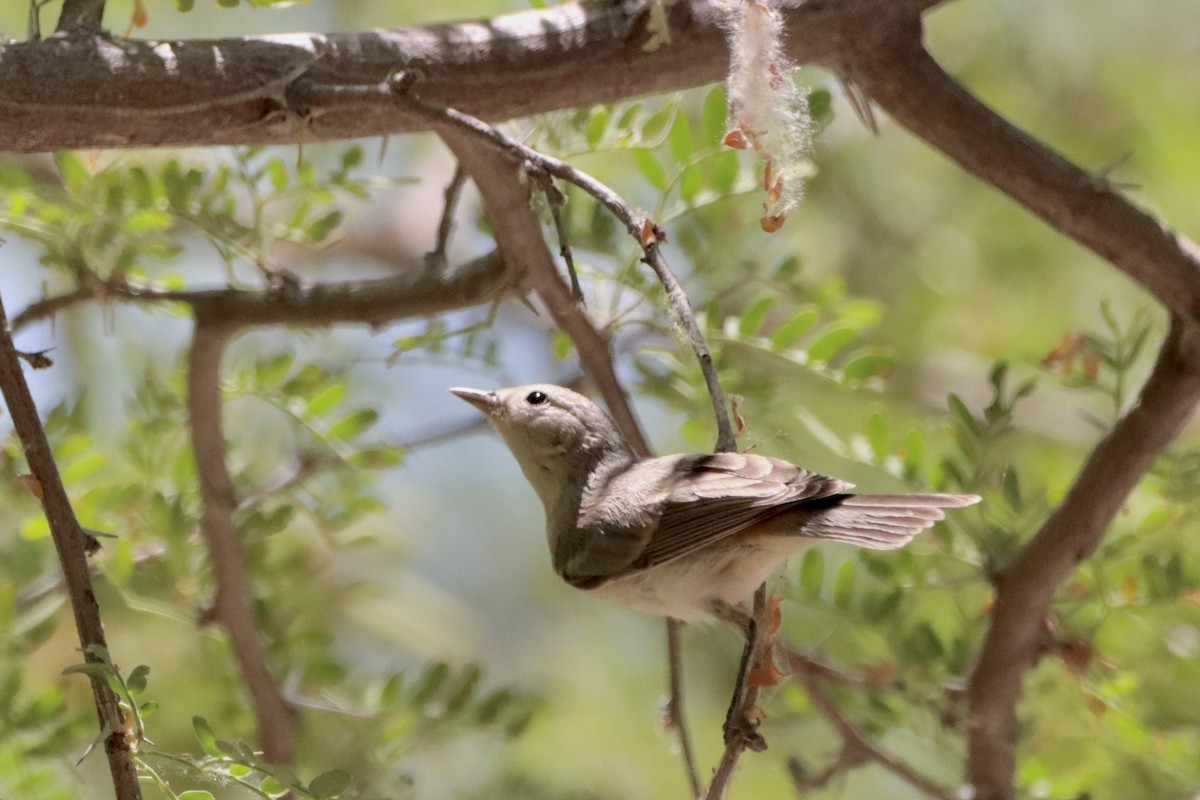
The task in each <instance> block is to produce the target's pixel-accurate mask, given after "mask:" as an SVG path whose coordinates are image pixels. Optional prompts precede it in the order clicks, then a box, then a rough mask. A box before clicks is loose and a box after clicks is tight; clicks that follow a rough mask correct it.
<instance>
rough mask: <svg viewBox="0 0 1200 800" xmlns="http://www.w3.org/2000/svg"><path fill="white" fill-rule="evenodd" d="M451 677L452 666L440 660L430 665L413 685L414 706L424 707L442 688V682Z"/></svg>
mask: <svg viewBox="0 0 1200 800" xmlns="http://www.w3.org/2000/svg"><path fill="white" fill-rule="evenodd" d="M448 677H450V667H449V666H447V665H446V664H445V663H443V662H441V661H439V662H437V663H436V664H432V665H430V666H429V667H428V668H427V669H426V670H425V672H424V674H422V675H421V677H420V679H419V680H418V681H417V683H416V685H415V686H414V687H413V693H412V706H413V707H414V708H424V707H425V705H426V704H427V703H428V702H429V701H430V700H432V699H433V696H434V695H435V694H437V692H438V690H439V689H441V688H442V684H444V683H445V682H446V679H447V678H448Z"/></svg>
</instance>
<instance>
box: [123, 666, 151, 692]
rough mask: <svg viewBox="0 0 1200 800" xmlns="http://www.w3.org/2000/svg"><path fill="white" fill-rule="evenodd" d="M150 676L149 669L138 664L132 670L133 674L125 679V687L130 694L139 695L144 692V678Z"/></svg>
mask: <svg viewBox="0 0 1200 800" xmlns="http://www.w3.org/2000/svg"><path fill="white" fill-rule="evenodd" d="M149 674H150V668H149V667H148V666H146V665H145V664H139V665H138V666H136V667H134V668H133V672H131V673H129V677H128V678H126V679H125V685H126V686H127V687H129V693H130V694H141V693H142V692H144V691H146V676H147V675H149Z"/></svg>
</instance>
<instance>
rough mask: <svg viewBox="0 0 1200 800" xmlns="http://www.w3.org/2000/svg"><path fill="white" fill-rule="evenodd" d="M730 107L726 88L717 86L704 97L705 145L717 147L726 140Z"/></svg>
mask: <svg viewBox="0 0 1200 800" xmlns="http://www.w3.org/2000/svg"><path fill="white" fill-rule="evenodd" d="M727 114H728V107H727V106H726V103H725V87H723V86H720V85H717V86H715V87H713V89H712V91H710V92H709V93H708V94H707V95H705V97H704V111H703V119H704V145H705V146H706V147H716V146H717V145H719V144H720V143H721V140H722V139H724V138H725V130H726V119H727Z"/></svg>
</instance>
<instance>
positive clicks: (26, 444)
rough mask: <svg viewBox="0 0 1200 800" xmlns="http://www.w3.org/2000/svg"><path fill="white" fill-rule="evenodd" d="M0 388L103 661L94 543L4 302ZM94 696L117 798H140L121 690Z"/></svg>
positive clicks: (82, 626)
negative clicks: (91, 560) (57, 457)
mask: <svg viewBox="0 0 1200 800" xmlns="http://www.w3.org/2000/svg"><path fill="white" fill-rule="evenodd" d="M0 392H2V393H3V395H4V403H5V405H7V406H8V413H9V416H10V417H11V418H12V422H13V427H14V428H15V429H16V432H17V436H18V437H19V438H20V440H21V448H22V450H24V452H25V460H26V461H27V462H28V463H29V471H30V472H31V473H32V475H33V480H34V481H35V482H36V485H37V486H38V491H36V492H35V494H38V496H39V498H40V499H41V502H42V510H43V511H44V512H45V514H46V521H47V522H48V523H49V525H50V534H51V536H52V538H53V539H54V548H55V550H56V551H57V552H58V560H59V563H60V564H61V565H62V570H63V578H64V580H65V583H66V587H67V595H68V597H69V599H70V601H71V611H72V613H73V614H74V616H75V629H76V631H77V632H78V634H79V644H80V648H81V649H82V650H83V658H84V660H85V661H88V662H90V663H102V659H101V658H100V657H99V655H98V654H97V652H96V650H97V649H99V650H101V651H102V652H105V653H107V651H108V642H107V640H106V638H105V636H104V624H103V622H102V621H101V619H100V606H99V605H98V604H97V603H96V592H95V589H94V588H93V586H92V576H91V573H90V571H89V566H88V558H87V556H88V552H89V550H90V548H92V547H94V546H95V541H94V540H93V539H92V538H91V537H89V536H88V535H87V534H86V533H85V532H84V531H83V529H82V528H81V527H80V525H79V520H77V519H76V518H75V511H74V509H73V508H72V507H71V500H70V498H69V497H68V496H67V490H66V488H65V487H64V486H63V482H62V477H61V476H60V475H59V473H58V465H57V464H56V463H55V462H54V455H53V454H52V453H51V451H50V443H49V441H47V439H46V432H45V430H43V428H42V423H41V420H40V418H39V417H38V413H37V406H35V405H34V402H33V395H32V394H30V392H29V385H28V384H27V383H26V381H25V373H24V371H23V370H22V368H21V361H20V359H19V358H18V357H17V351H16V347H15V346H14V345H13V340H12V334H11V333H10V332H9V327H8V319H7V317H6V315H5V312H4V306H3V303H2V302H0ZM90 682H91V685H92V697H93V698H94V700H95V703H96V713H97V715H98V716H99V718H100V737H101V738H102V739H103V742H104V753H105V755H106V756H107V757H108V766H109V770H110V771H111V772H112V779H113V789H114V791H115V793H116V796H117V798H118V800H138V799H139V798H141V796H142V793H141V789H140V787H139V786H138V778H137V769H136V767H135V766H134V763H133V759H132V753H131V749H130V739H129V738H128V736H129V735H130V732H129V731H127V730H126V727H125V719H124V714H123V712H122V711H121V707H120V703H119V700H118V698H117V695H116V693H114V692H113V690H112V689H110V688H109V686H108V684H107V683H105V681H104V680H103V679H102V678H97V677H93V678H91V681H90Z"/></svg>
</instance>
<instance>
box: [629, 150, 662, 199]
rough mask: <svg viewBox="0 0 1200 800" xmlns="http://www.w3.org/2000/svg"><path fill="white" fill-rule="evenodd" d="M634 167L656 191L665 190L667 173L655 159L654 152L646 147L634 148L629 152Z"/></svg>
mask: <svg viewBox="0 0 1200 800" xmlns="http://www.w3.org/2000/svg"><path fill="white" fill-rule="evenodd" d="M629 155H630V157H632V158H633V163H634V165H636V166H637V168H638V171H640V172H641V173H642V177H644V178H645V179H646V180H647V181H648V182H649V183H650V185H651V186H653V187H654V188H656V189H666V188H667V172H666V170H665V169H663V165H662V164H660V163H659V161H658V158H656V157H655V155H654V151H653V150H650V149H649V148H646V147H635V148H633V149H632V150H630V151H629Z"/></svg>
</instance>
